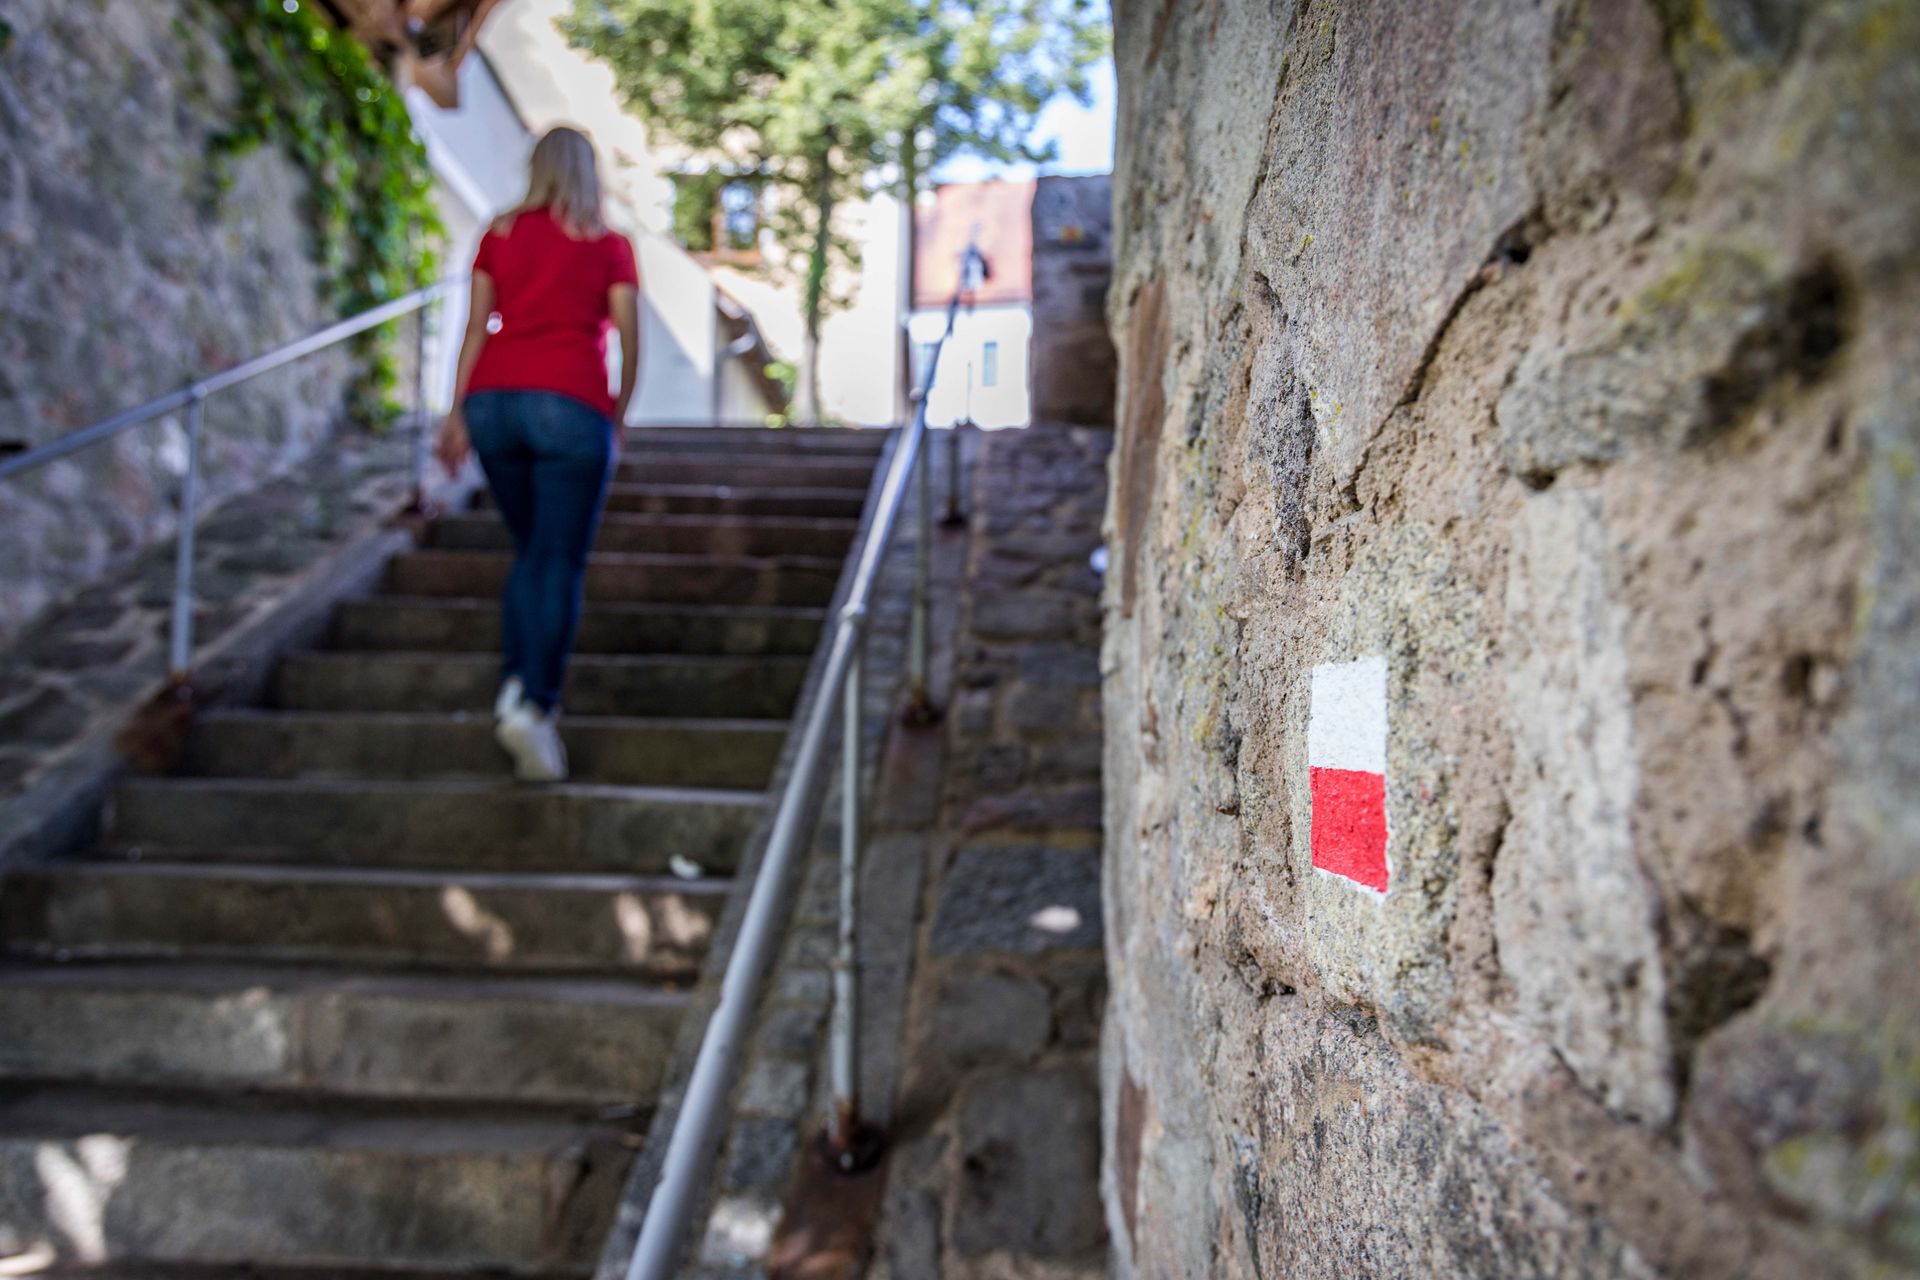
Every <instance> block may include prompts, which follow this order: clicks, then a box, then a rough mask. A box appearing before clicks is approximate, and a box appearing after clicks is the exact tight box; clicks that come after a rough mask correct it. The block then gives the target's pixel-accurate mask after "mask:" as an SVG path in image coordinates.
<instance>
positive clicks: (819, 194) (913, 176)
mask: <svg viewBox="0 0 1920 1280" xmlns="http://www.w3.org/2000/svg"><path fill="white" fill-rule="evenodd" d="M563 29H564V31H565V32H566V35H567V37H568V38H569V39H570V40H571V41H572V42H573V43H574V44H575V45H577V46H578V47H580V48H583V49H586V50H588V51H589V52H591V53H593V54H595V55H596V56H598V57H600V58H602V59H604V60H605V61H606V62H608V63H609V64H610V65H611V66H612V68H613V70H614V74H615V77H616V79H617V81H618V83H619V85H620V90H621V93H622V94H623V95H624V97H625V100H626V104H627V107H628V109H629V110H631V111H633V112H634V113H635V114H636V115H638V116H639V117H640V118H641V119H642V120H644V121H646V123H647V124H648V125H649V126H651V127H653V128H654V129H656V130H658V131H659V132H660V133H662V134H664V135H665V136H667V137H670V138H672V139H673V140H675V141H676V142H679V143H680V144H682V145H683V146H687V147H689V148H692V149H694V150H696V151H699V152H703V153H705V154H706V155H707V156H708V158H709V159H710V160H711V161H712V162H713V163H714V164H715V165H716V166H717V167H721V168H724V169H725V170H727V171H728V172H732V173H737V174H741V175H743V176H749V177H752V178H754V179H756V180H759V181H762V182H771V183H775V184H778V185H780V186H781V187H783V188H784V189H785V195H786V201H785V203H784V205H783V209H784V212H785V214H786V215H787V216H785V217H783V218H782V219H780V220H779V222H778V223H777V224H776V234H778V235H779V236H780V238H781V240H782V241H783V242H784V243H785V245H786V247H787V248H788V250H789V251H790V252H792V253H793V254H794V255H795V256H796V257H804V259H805V261H806V264H807V266H806V284H805V290H804V294H803V312H804V316H805V320H806V346H805V349H804V350H803V351H802V353H801V361H800V370H799V380H798V381H799V385H798V388H797V392H796V396H795V409H796V416H798V417H799V418H800V419H801V420H803V421H804V420H812V419H815V418H817V417H818V413H819V340H820V322H821V320H822V318H823V316H824V314H825V312H826V308H827V305H828V302H829V299H828V294H827V279H828V273H829V271H830V269H831V267H832V265H833V262H834V260H835V258H836V255H837V254H838V253H839V252H840V251H841V250H840V247H839V246H838V245H837V244H836V241H835V238H834V235H833V213H834V209H835V207H836V206H837V205H839V204H840V203H841V202H842V201H846V200H849V199H856V198H858V197H860V196H861V195H863V194H865V193H866V192H868V191H869V190H872V189H874V188H875V187H876V186H878V187H882V188H884V187H893V188H894V189H896V190H899V191H900V192H902V193H903V194H904V195H906V196H907V198H908V199H909V201H911V199H912V195H913V193H914V192H916V191H917V190H918V189H919V188H920V186H921V184H922V183H923V182H924V181H925V180H926V176H927V175H928V174H929V173H931V172H932V170H933V168H934V166H936V165H938V164H939V163H940V162H941V161H943V160H945V159H947V158H948V157H951V156H955V155H959V154H962V153H973V154H978V155H982V156H985V157H987V158H990V159H997V160H1030V161H1035V162H1044V161H1046V160H1048V159H1051V158H1052V149H1051V148H1045V149H1038V150H1036V149H1034V148H1032V147H1031V146H1030V145H1029V144H1028V142H1027V137H1028V135H1029V134H1030V133H1031V132H1032V127H1033V120H1034V117H1035V116H1036V115H1037V114H1038V113H1039V111H1040V110H1041V108H1043V107H1044V106H1046V104H1047V103H1048V102H1049V101H1051V100H1052V99H1053V98H1054V97H1055V96H1057V95H1059V94H1061V93H1069V94H1072V95H1073V96H1075V97H1076V98H1078V99H1080V100H1081V101H1083V102H1084V101H1085V100H1086V98H1087V93H1088V88H1087V69H1088V68H1089V67H1090V66H1091V65H1092V64H1093V63H1094V62H1095V61H1096V60H1097V59H1098V58H1100V57H1101V56H1102V55H1103V54H1104V53H1105V52H1106V49H1107V44H1108V33H1107V29H1106V19H1105V13H1104V11H1103V10H1102V9H1100V8H1097V7H1096V0H783V2H781V3H769V0H574V10H573V13H572V16H571V17H569V18H568V19H566V20H565V22H564V23H563ZM909 226H911V219H909ZM910 247H911V246H910Z"/></svg>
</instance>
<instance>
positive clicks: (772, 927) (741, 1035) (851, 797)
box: [627, 245, 980, 1280]
mask: <svg viewBox="0 0 1920 1280" xmlns="http://www.w3.org/2000/svg"><path fill="white" fill-rule="evenodd" d="M979 257H980V255H979V250H978V249H976V248H975V247H973V246H972V245H969V246H968V247H967V250H966V253H965V255H964V256H963V259H962V271H961V280H962V283H961V287H960V289H958V290H957V291H956V292H955V293H954V295H953V298H952V300H951V301H950V302H949V303H948V304H947V326H946V330H945V332H943V333H942V334H941V335H940V338H939V340H938V341H937V342H936V343H935V344H934V347H933V355H932V358H931V359H929V360H928V362H927V369H926V375H925V378H924V380H923V381H922V383H921V386H920V388H919V391H918V394H917V396H916V398H915V399H916V404H915V408H914V414H913V420H912V421H911V422H910V423H909V424H908V426H907V429H906V430H905V431H904V432H903V433H902V434H901V438H900V442H899V445H898V447H897V448H896V449H895V450H894V454H893V458H892V461H891V463H890V465H889V466H888V468H887V475H886V479H885V481H884V482H883V483H882V484H881V487H880V496H879V499H878V502H877V504H876V506H875V509H874V516H873V520H872V522H871V524H869V526H868V528H867V533H866V539H865V541H864V542H863V543H862V544H861V547H860V559H859V561H858V562H857V565H856V568H855V569H854V574H853V582H852V585H851V586H850V587H849V589H848V591H847V598H846V603H845V604H844V605H843V606H842V607H841V609H840V616H839V619H838V621H837V623H836V625H835V626H834V629H833V635H832V638H831V640H829V641H828V642H827V643H828V644H829V645H830V646H831V647H830V648H829V650H828V653H827V661H826V666H825V668H824V670H823V672H822V675H821V680H820V684H819V686H818V691H817V692H816V694H815V696H814V701H813V704H812V706H811V707H809V708H808V709H807V715H806V719H805V721H803V722H802V724H801V727H800V737H799V745H798V747H797V748H796V750H795V752H794V756H793V767H792V770H791V771H790V772H789V773H788V775H787V781H786V785H785V787H784V789H783V790H782V791H781V793H780V801H779V805H778V807H777V809H776V810H775V813H774V820H773V830H772V831H771V833H769V835H768V837H767V847H766V853H765V856H764V857H763V858H762V859H761V863H760V870H759V873H758V874H757V875H756V876H755V878H754V882H753V889H752V892H751V893H750V895H749V896H748V899H747V908H746V914H745V915H744V916H743V917H742V919H741V922H740V929H739V933H738V934H737V935H736V940H735V942H734V947H733V953H732V955H730V956H729V957H728V958H727V968H726V972H725V975H724V976H723V977H722V978H721V982H720V998H719V1001H718V1003H717V1004H716V1006H715V1008H714V1011H713V1015H712V1017H711V1018H709V1019H708V1021H707V1029H706V1033H705V1035H704V1036H703V1037H702V1039H701V1041H700V1053H699V1056H698V1057H697V1058H696V1059H695V1060H694V1066H693V1073H692V1074H691V1075H690V1076H689V1077H688V1078H687V1088H686V1093H685V1094H684V1096H683V1098H682V1101H681V1104H680V1113H679V1115H678V1116H677V1117H675V1120H674V1126H673V1134H672V1136H671V1138H669V1139H668V1143H667V1153H666V1158H665V1159H664V1160H663V1161H662V1162H661V1166H660V1179H659V1181H658V1183H657V1184H656V1185H655V1187H654V1191H653V1195H652V1196H651V1197H650V1198H649V1199H648V1201H647V1209H646V1214H645V1216H644V1217H643V1219H642V1221H641V1225H640V1239H639V1241H638V1242H637V1243H636V1244H635V1245H634V1251H633V1257H632V1259H631V1260H630V1261H629V1262H628V1265H627V1280H671V1277H672V1276H673V1274H674V1271H675V1268H676V1267H677V1265H678V1263H679V1260H680V1255H681V1252H682V1250H683V1249H684V1247H685V1245H686V1237H687V1230H688V1228H689V1227H690V1226H691V1225H692V1218H693V1215H694V1213H695V1212H696V1210H697V1209H698V1208H699V1206H700V1204H701V1202H702V1191H703V1189H704V1187H705V1183H706V1179H707V1175H708V1174H709V1172H710V1171H711V1167H712V1161H713V1157H714V1154H715V1145H716V1143H715V1140H716V1138H717V1136H718V1130H719V1125H720V1122H721V1120H722V1119H723V1118H724V1116H725V1114H726V1105H727V1100H728V1097H729V1095H730V1094H731V1093H732V1090H733V1082H734V1078H735V1076H736V1074H737V1072H738V1069H739V1065H740V1052H741V1049H742V1048H743V1046H744V1045H745V1043H746V1036H747V1032H748V1024H749V1020H750V1019H751V1018H752V1016H753V1013H754V1010H755V1008H756V1007H757V1006H758V1005H759V1003H760V992H761V989H762V987H763V986H764V985H765V983H766V978H767V968H768V966H767V961H768V959H769V957H770V955H771V953H772V948H773V945H774V940H775V938H776V936H777V935H778V932H779V925H780V923H781V919H780V917H781V906H782V903H781V901H780V899H781V890H782V886H784V885H785V884H786V883H787V881H788V879H789V875H790V872H791V870H792V866H793V861H794V858H795V857H796V856H798V854H799V851H800V848H801V846H802V838H803V837H804V836H805V834H806V833H805V832H804V831H803V830H802V829H801V825H802V823H803V822H804V821H805V818H806V812H807V807H808V800H809V797H810V796H811V795H812V792H813V788H814V786H815V784H816V783H817V782H818V780H819V774H820V768H821V764H822V756H823V753H824V752H825V749H826V740H827V731H828V728H829V727H830V725H831V724H832V715H833V704H834V701H835V695H836V694H838V695H841V697H840V702H841V714H842V716H843V717H844V725H843V728H842V732H841V769H842V772H841V796H840V803H841V817H840V929H839V936H838V947H837V950H836V952H835V956H834V962H833V978H834V982H833V990H834V1004H833V1023H832V1031H831V1047H830V1049H829V1051H828V1069H829V1075H830V1076H831V1078H832V1083H833V1115H832V1116H831V1117H830V1118H829V1121H828V1126H827V1135H828V1138H829V1141H830V1142H831V1144H832V1146H833V1147H834V1148H835V1150H836V1152H837V1153H839V1155H840V1157H841V1159H842V1161H843V1162H844V1163H849V1164H850V1162H851V1161H852V1160H853V1159H854V1151H855V1148H856V1145H857V1144H858V1143H859V1141H860V1130H861V1128H862V1125H861V1120H860V1104H859V1091H858V1050H857V1043H858V1026H859V977H858V965H857V960H856V955H855V952H856V947H857V943H858V937H859V927H858V916H857V912H856V902H857V897H858V894H857V886H858V882H859V854H860V826H861V796H860V754H861V753H860V685H861V665H862V664H861V650H862V648H863V647H864V644H865V640H866V630H867V621H868V612H869V610H870V608H871V605H872V600H873V593H874V586H875V583H876V582H877V581H878V580H879V577H880V562H881V559H882V558H883V557H884V556H885V555H886V553H887V548H888V544H889V543H890V542H891V541H892V538H893V529H894V525H895V524H896V523H897V522H898V520H899V518H900V510H901V507H902V506H903V505H905V501H906V492H907V482H908V480H909V479H910V478H911V477H913V476H915V475H916V473H917V475H918V479H919V485H918V490H919V511H918V517H919V531H918V532H919V539H918V545H917V547H916V548H915V555H914V592H913V623H912V627H911V636H910V640H909V657H908V664H909V675H910V678H911V680H912V682H913V697H914V698H915V699H916V700H917V701H918V703H919V706H920V709H921V710H922V711H925V710H927V709H928V708H927V703H926V696H927V695H926V688H927V686H926V675H927V644H928V628H927V609H926V602H927V546H928V542H929V539H930V538H931V535H932V520H931V519H930V514H931V503H930V501H929V493H928V484H927V467H925V466H923V465H920V464H921V454H922V452H923V448H924V445H925V441H926V434H927V399H928V394H929V392H931V390H932V389H933V382H934V377H935V375H936V374H937V373H938V371H939V367H940V353H941V351H942V350H943V349H944V348H945V346H946V342H947V339H948V338H950V337H952V336H953V326H954V318H955V317H956V316H957V315H958V314H959V310H960V306H961V304H962V303H963V302H964V301H966V300H967V299H969V298H970V297H971V293H972V291H971V289H970V288H969V287H968V286H969V283H970V281H971V280H972V278H973V277H972V275H971V267H972V264H973V263H974V262H975V261H976V260H978V259H979Z"/></svg>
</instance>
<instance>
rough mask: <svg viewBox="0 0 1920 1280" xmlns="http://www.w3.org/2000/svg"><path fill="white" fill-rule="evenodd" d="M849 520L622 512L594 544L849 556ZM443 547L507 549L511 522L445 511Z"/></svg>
mask: <svg viewBox="0 0 1920 1280" xmlns="http://www.w3.org/2000/svg"><path fill="white" fill-rule="evenodd" d="M859 528H860V522H859V521H858V520H848V519H829V518H799V517H782V516H729V515H622V514H619V513H617V512H615V513H610V514H608V515H607V516H605V517H604V518H602V520H601V521H600V534H599V537H598V539H596V541H595V543H594V546H595V548H596V549H597V550H599V551H603V552H612V553H615V554H621V553H625V554H632V553H636V552H653V553H667V554H675V555H718V556H766V555H801V556H833V557H836V558H841V559H844V558H845V557H846V554H847V551H848V548H849V547H850V546H851V545H852V543H853V537H854V534H856V533H857V532H859ZM430 541H431V544H432V545H433V546H434V547H436V548H438V549H440V550H443V551H503V550H506V549H508V548H509V547H511V546H512V540H511V539H510V538H509V537H508V536H507V527H506V525H504V524H502V523H501V522H500V518H499V517H498V516H497V515H494V514H492V513H491V512H486V513H462V514H459V515H449V516H442V517H441V518H440V519H439V520H437V521H435V522H434V524H433V527H432V529H431V531H430Z"/></svg>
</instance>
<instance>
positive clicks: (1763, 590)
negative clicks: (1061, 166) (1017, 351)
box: [1103, 0, 1920, 1280]
mask: <svg viewBox="0 0 1920 1280" xmlns="http://www.w3.org/2000/svg"><path fill="white" fill-rule="evenodd" d="M1115 9H1116V13H1115V20H1116V31H1117V40H1118V52H1117V62H1118V67H1119V76H1120V84H1121V94H1120V97H1121V102H1120V122H1119V129H1118V137H1119V139H1120V156H1119V163H1118V172H1117V174H1116V183H1115V186H1116V190H1115V206H1116V236H1117V242H1118V243H1117V253H1116V264H1117V265H1116V280H1115V286H1114V290H1113V294H1112V300H1111V304H1110V305H1111V313H1112V316H1113V319H1114V321H1115V332H1116V335H1117V345H1118V347H1119V350H1120V353H1121V407H1120V414H1119V418H1120V433H1119V439H1118V441H1117V444H1116V448H1115V455H1114V467H1113V498H1112V502H1111V504H1110V507H1109V515H1108V525H1109V537H1110V540H1111V544H1112V548H1113V569H1112V571H1111V573H1110V574H1109V575H1108V583H1107V591H1106V598H1105V608H1106V618H1107V632H1106V642H1105V649H1104V655H1103V667H1104V671H1105V689H1106V693H1105V705H1106V717H1105V720H1106V727H1107V768H1106V790H1105V794H1106V848H1107V858H1108V863H1107V881H1106V896H1105V902H1106V911H1107V939H1108V947H1109V957H1110V959H1109V969H1110V978H1111V986H1112V1005H1111V1009H1110V1012H1109V1016H1108V1020H1107V1023H1106V1027H1107V1030H1106V1035H1105V1043H1104V1049H1103V1054H1104V1059H1105V1061H1104V1106H1105V1111H1106V1117H1105V1124H1106V1131H1107V1144H1106V1157H1105V1159H1106V1167H1105V1171H1104V1175H1103V1177H1104V1184H1105V1185H1104V1191H1105V1195H1106V1200H1107V1205H1108V1216H1109V1223H1110V1226H1111V1229H1112V1233H1113V1237H1114V1241H1115V1250H1116V1254H1117V1255H1119V1262H1118V1267H1119V1271H1120V1273H1121V1274H1123V1275H1138V1276H1141V1277H1154V1280H1176V1278H1178V1280H1198V1278H1199V1277H1264V1278H1266V1280H1278V1278H1279V1277H1283V1276H1284V1277H1286V1278H1287V1280H1311V1278H1313V1277H1335V1276H1340V1277H1396V1276H1422V1277H1469V1276H1471V1277H1549V1276H1551V1277H1560V1276H1566V1277H1571V1276H1580V1277H1612V1276H1623V1277H1627V1276H1630V1277H1656V1276H1657V1277H1680V1276H1686V1277H1696V1276H1699V1277H1706V1276H1711V1277H1735V1276H1738V1277H1746V1278H1748V1280H1759V1278H1761V1277H1779V1278H1780V1280H1787V1278H1790V1277H1793V1278H1805V1277H1828V1276H1834V1277H1865V1276H1876V1277H1877V1276H1895V1275H1911V1274H1916V1273H1920V1183H1917V1180H1916V1176H1915V1175H1916V1172H1920V1052H1916V1051H1917V1050H1920V946H1917V945H1916V939H1917V938H1920V931H1917V930H1916V924H1917V923H1920V921H1916V915H1920V644H1916V637H1915V619H1916V616H1917V611H1920V553H1916V549H1917V548H1920V360H1916V355H1915V353H1916V352H1920V7H1916V6H1914V5H1912V4H1909V3H1901V2H1899V0H1827V2H1822V3H1781V2H1777V0H1432V2H1431V3H1425V4H1388V3H1381V2H1373V3H1357V4H1352V3H1334V2H1332V0H1301V2H1299V3H1292V2H1289V0H1209V2H1208V3H1205V4H1200V3H1195V4H1182V3H1176V2H1175V0H1119V3H1117V4H1116V6H1115ZM1333 664H1357V665H1352V666H1338V667H1336V666H1334V665H1333ZM1316 668H1323V669H1322V670H1321V671H1320V673H1319V675H1320V680H1319V682H1318V683H1319V684H1320V695H1319V696H1316V692H1315V689H1316ZM1356 673H1358V674H1356ZM1369 673H1371V674H1369ZM1382 673H1383V674H1382ZM1368 681H1373V683H1372V684H1368ZM1342 682H1345V683H1344V684H1343V683H1342ZM1342 688H1345V689H1346V690H1347V691H1348V692H1347V694H1345V695H1343V694H1342V693H1341V690H1342ZM1356 691H1357V692H1356ZM1380 711H1384V725H1381V724H1380V723H1379V719H1378V713H1379V712H1380ZM1310 722H1311V726H1312V730H1311V733H1310V731H1309V727H1310ZM1314 766H1320V767H1321V768H1322V772H1321V774H1320V775H1318V776H1319V777H1320V779H1321V786H1320V787H1318V788H1317V787H1316V784H1315V783H1314V781H1313V779H1314V778H1315V776H1316V775H1314V774H1313V773H1311V772H1310V770H1311V769H1312V768H1313V767H1314ZM1382 777H1383V778H1384V784H1383V785H1384V796H1385V801H1384V803H1385V818H1386V826H1385V831H1384V838H1385V840H1386V846H1385V867H1384V874H1385V877H1386V880H1385V884H1386V887H1385V892H1384V893H1380V892H1375V891H1374V890H1373V889H1370V888H1366V887H1363V886H1362V884H1361V883H1357V881H1362V880H1366V879H1368V878H1369V877H1368V874H1367V873H1365V872H1364V871H1362V870H1360V863H1359V862H1355V861H1351V860H1348V858H1347V855H1348V854H1350V853H1351V852H1352V849H1353V848H1354V847H1356V846H1357V845H1367V842H1368V841H1369V840H1371V839H1374V838H1376V837H1378V836H1379V835H1380V834H1381V832H1380V830H1379V828H1378V827H1377V826H1375V827H1372V828H1371V829H1369V828H1368V826H1367V823H1366V821H1364V820H1363V819H1364V813H1363V812H1362V811H1363V810H1364V805H1365V802H1366V796H1367V795H1369V794H1371V795H1377V794H1378V792H1377V791H1374V792H1368V791H1366V787H1369V786H1374V787H1377V786H1379V785H1381V784H1380V783H1379V782H1378V781H1377V780H1378V779H1380V778H1382ZM1355 779H1357V780H1358V781H1355ZM1367 779H1375V780H1376V781H1374V782H1368V781H1367ZM1349 785H1351V786H1352V788H1353V790H1350V791H1348V790H1342V788H1346V787H1348V786H1349ZM1316 790H1318V791H1319V794H1317V795H1316ZM1354 806H1358V807H1357V808H1356V807H1354ZM1343 812H1344V813H1346V814H1348V816H1349V817H1350V818H1352V821H1351V822H1350V823H1349V824H1348V825H1346V826H1342V825H1341V823H1340V815H1341V814H1342V813H1343ZM1355 814H1360V815H1361V816H1360V817H1354V815H1355ZM1369 830H1371V835H1370V834H1369ZM1367 847H1369V848H1371V847H1373V846H1371V845H1367ZM1369 865H1370V864H1369ZM1343 871H1344V872H1345V874H1342V872H1343ZM1375 888H1377V886H1375Z"/></svg>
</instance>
